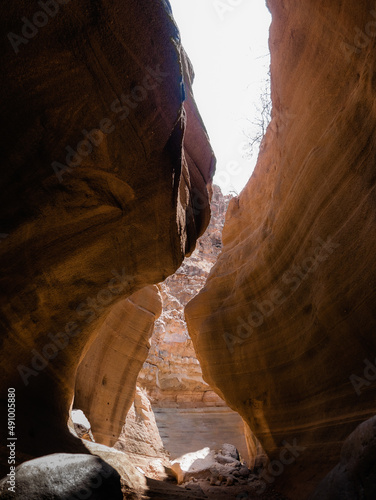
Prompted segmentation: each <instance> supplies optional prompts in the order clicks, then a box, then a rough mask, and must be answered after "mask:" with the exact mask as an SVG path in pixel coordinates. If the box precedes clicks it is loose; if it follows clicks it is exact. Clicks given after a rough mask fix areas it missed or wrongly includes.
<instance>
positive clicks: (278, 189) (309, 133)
mask: <svg viewBox="0 0 376 500" xmlns="http://www.w3.org/2000/svg"><path fill="white" fill-rule="evenodd" d="M268 4H269V7H270V9H271V11H272V15H273V21H272V26H271V31H270V49H271V81H272V100H273V115H272V122H271V124H270V126H269V129H268V132H267V134H266V137H265V138H264V140H263V143H262V145H261V150H260V155H259V158H258V163H257V166H256V169H255V171H254V173H253V174H252V177H251V179H250V180H249V182H248V184H247V186H246V187H245V188H244V190H243V191H242V192H241V194H240V196H239V197H238V198H234V199H233V200H232V201H231V203H230V206H229V210H228V213H227V215H226V222H225V227H224V232H223V244H224V249H223V252H222V254H221V255H220V256H219V259H218V262H217V263H216V265H215V266H214V268H213V270H212V272H211V273H210V276H209V278H208V281H207V283H206V286H205V288H204V289H203V290H202V291H201V292H200V294H199V295H198V296H197V297H196V298H194V299H193V300H192V301H191V302H190V303H189V304H188V305H187V307H186V317H187V321H188V327H189V333H190V335H191V337H192V340H193V343H194V345H195V350H196V352H197V354H198V358H199V360H200V363H201V366H202V368H203V374H204V379H205V380H206V381H207V382H208V383H209V384H210V385H211V386H212V387H214V388H216V391H217V393H218V394H220V395H221V396H223V397H224V399H225V401H226V402H227V403H228V404H229V405H230V406H231V407H232V408H233V409H235V410H237V411H238V412H239V413H240V415H241V416H242V417H243V418H244V419H245V420H246V421H247V423H248V424H249V426H250V428H251V429H252V431H253V432H254V433H255V434H256V435H257V437H258V438H259V439H260V441H261V443H262V445H263V447H264V449H265V450H266V452H267V453H268V455H269V458H270V459H271V460H272V462H271V464H270V466H269V468H267V469H266V472H265V478H266V481H267V482H269V483H273V484H277V485H278V486H279V487H280V488H281V489H283V491H285V492H287V493H288V494H289V496H290V498H293V499H299V500H302V499H304V498H307V496H308V495H309V493H310V492H312V491H313V489H314V488H315V486H316V485H317V484H318V482H319V481H320V479H321V478H322V477H323V476H324V475H325V474H326V473H327V472H328V471H329V470H330V469H331V468H332V467H333V466H334V465H335V464H336V463H337V462H338V461H339V457H340V450H341V446H342V444H343V442H344V440H345V439H346V437H347V436H349V435H350V433H351V432H352V431H354V429H355V428H356V427H357V426H358V425H359V424H360V423H361V422H363V421H364V420H366V419H367V418H370V417H372V416H373V415H374V413H375V389H376V385H375V382H374V380H375V368H374V365H375V354H376V345H375V344H376V342H375V329H376V312H375V298H376V264H375V259H374V248H375V244H376V221H375V218H376V197H375V184H376V180H375V179H376V177H375V157H376V86H375V49H376V37H375V33H376V22H375V17H376V12H375V3H374V2H371V1H364V0H363V1H360V2H352V1H351V0H346V1H342V2H326V1H324V0H320V1H306V2H301V1H300V0H284V1H279V0H278V1H277V0H270V1H269V2H268ZM362 33H363V34H362ZM366 33H367V34H366ZM373 467H374V465H373ZM354 498H355V497H354ZM356 498H358V497H356ZM359 498H360V497H359Z"/></svg>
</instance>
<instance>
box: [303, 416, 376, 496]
mask: <svg viewBox="0 0 376 500" xmlns="http://www.w3.org/2000/svg"><path fill="white" fill-rule="evenodd" d="M374 498H376V417H373V418H371V419H369V420H367V421H366V422H363V423H362V424H360V425H359V426H358V427H357V428H356V429H355V431H354V432H353V433H352V434H351V435H350V436H349V437H348V438H347V439H346V441H345V442H344V444H343V446H342V451H341V460H340V462H339V464H338V465H336V467H334V469H332V470H331V471H330V472H329V474H328V475H327V476H326V477H325V478H324V479H323V480H322V481H321V483H320V484H319V486H318V487H317V489H316V491H315V492H314V494H313V495H312V496H311V497H310V500H359V499H365V500H371V499H374Z"/></svg>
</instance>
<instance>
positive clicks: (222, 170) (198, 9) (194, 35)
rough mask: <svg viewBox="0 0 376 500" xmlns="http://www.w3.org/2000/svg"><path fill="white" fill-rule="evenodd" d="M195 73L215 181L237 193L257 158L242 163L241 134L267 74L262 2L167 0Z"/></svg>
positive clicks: (251, 116)
mask: <svg viewBox="0 0 376 500" xmlns="http://www.w3.org/2000/svg"><path fill="white" fill-rule="evenodd" d="M170 3H171V6H172V10H173V14H174V18H175V20H176V22H177V24H178V26H179V29H180V33H181V38H182V42H183V45H184V48H185V50H186V51H187V53H188V56H189V58H190V59H191V61H192V64H193V67H194V71H195V75H196V76H195V82H194V85H193V90H194V94H195V99H196V102H197V105H198V108H199V111H200V113H201V116H202V118H203V121H204V123H205V126H206V128H207V131H208V134H209V137H210V141H211V144H212V147H213V149H214V152H215V155H216V157H217V173H216V176H215V178H214V182H215V183H216V184H218V185H219V186H220V187H221V189H222V191H223V192H224V193H226V194H227V193H229V192H230V191H236V192H237V193H239V192H240V191H241V190H242V189H243V187H244V185H245V184H246V182H247V181H248V179H249V178H250V176H251V174H252V171H253V168H254V165H255V162H256V159H257V158H256V157H257V153H256V154H255V156H254V157H253V158H252V159H251V160H249V159H244V157H243V156H244V154H243V152H242V148H244V143H245V141H246V137H245V132H246V131H247V129H248V130H250V128H251V127H252V126H251V125H250V123H249V122H248V121H247V119H248V120H250V121H252V120H254V119H255V113H256V111H255V105H256V106H257V105H258V103H259V102H260V94H261V90H262V89H263V88H264V82H265V80H266V78H267V72H268V70H269V63H270V59H269V48H268V35H269V26H270V22H271V18H270V13H269V11H268V9H267V8H266V6H265V0H170Z"/></svg>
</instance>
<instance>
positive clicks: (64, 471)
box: [0, 453, 123, 500]
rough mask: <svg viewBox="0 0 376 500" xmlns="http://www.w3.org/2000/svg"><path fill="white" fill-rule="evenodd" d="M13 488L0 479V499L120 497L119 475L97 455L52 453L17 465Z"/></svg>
mask: <svg viewBox="0 0 376 500" xmlns="http://www.w3.org/2000/svg"><path fill="white" fill-rule="evenodd" d="M15 474H16V476H15V477H16V480H15V484H16V486H15V488H14V492H13V490H10V489H9V487H10V483H9V480H7V479H3V480H2V481H1V482H0V498H1V500H13V499H14V500H26V499H27V500H77V499H79V498H90V499H91V500H108V499H110V498H111V500H122V499H123V494H122V491H121V484H120V476H119V474H118V473H117V472H116V470H115V469H113V468H112V467H111V466H110V465H108V464H107V463H106V462H104V461H103V460H102V459H101V458H99V457H94V456H90V455H78V454H77V455H71V454H68V453H56V454H54V455H48V456H45V457H41V458H36V459H34V460H30V461H28V462H25V463H23V464H21V465H20V466H19V467H17V469H16V472H15Z"/></svg>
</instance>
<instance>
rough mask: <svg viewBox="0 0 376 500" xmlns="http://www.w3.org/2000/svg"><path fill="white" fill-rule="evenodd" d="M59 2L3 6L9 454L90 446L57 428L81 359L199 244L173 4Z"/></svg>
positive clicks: (200, 204)
mask: <svg viewBox="0 0 376 500" xmlns="http://www.w3.org/2000/svg"><path fill="white" fill-rule="evenodd" d="M57 5H58V12H57V13H55V14H54V15H51V17H48V16H49V15H47V14H43V13H42V15H40V13H39V14H38V12H39V10H38V9H39V4H38V6H37V5H36V3H35V2H31V3H30V2H27V1H20V2H17V3H15V2H11V1H8V0H7V1H5V2H3V3H2V4H1V7H0V29H1V32H2V33H3V34H4V41H5V42H6V45H5V46H4V47H3V49H2V53H1V59H2V61H1V62H2V72H1V77H0V78H1V88H2V89H3V92H2V95H1V99H0V110H1V113H0V115H1V119H2V127H1V134H0V137H1V142H2V156H1V161H2V168H1V174H0V188H1V193H2V195H1V196H2V201H1V209H0V231H1V245H0V268H1V280H0V290H1V292H0V293H1V297H0V323H1V353H2V362H1V367H0V381H1V383H0V400H1V404H0V414H1V415H2V417H1V418H2V419H4V420H1V422H2V428H3V429H6V427H7V426H6V422H5V418H6V414H7V412H6V409H7V402H6V399H7V389H8V388H9V387H11V388H14V389H15V390H16V405H17V429H16V430H17V438H18V445H17V446H18V448H17V463H20V462H21V461H23V460H26V459H28V458H32V457H37V456H40V455H44V454H50V453H55V452H72V451H85V450H83V447H82V445H81V443H80V442H79V441H78V440H77V439H76V438H74V437H73V436H71V435H70V434H69V433H68V430H67V425H66V421H67V418H68V410H69V408H70V405H71V402H72V398H73V391H74V384H75V376H76V370H77V367H78V364H79V362H80V360H81V359H82V358H83V356H84V354H85V352H86V350H87V348H88V346H89V342H90V341H91V340H92V339H94V338H95V336H96V334H98V332H99V330H100V328H101V326H102V325H103V321H104V320H105V318H106V316H107V314H108V313H109V312H110V309H111V308H112V307H113V306H114V305H115V304H116V303H117V302H118V301H121V300H122V299H124V298H126V297H128V296H130V295H132V294H133V293H134V292H137V291H138V290H140V289H142V288H143V287H145V286H147V285H149V284H152V283H158V282H161V281H163V280H164V279H165V278H166V277H167V276H168V275H170V274H172V273H173V272H174V271H175V270H176V269H177V268H178V267H179V265H180V264H181V262H182V260H183V257H184V255H185V254H187V253H189V252H191V251H192V250H193V248H194V245H195V241H196V239H197V237H198V236H200V235H201V234H202V233H203V232H204V230H205V227H206V225H207V223H208V221H209V213H210V207H209V196H210V191H211V178H212V175H213V171H214V165H215V161H214V156H213V153H212V150H211V148H210V145H209V143H208V138H207V135H206V132H205V129H204V127H203V125H202V122H201V119H200V116H199V113H198V111H197V109H196V106H195V103H194V100H193V96H192V91H191V82H192V78H193V71H192V68H191V66H190V63H189V61H188V59H187V57H186V55H185V53H184V50H183V49H182V47H181V43H180V38H179V34H178V30H177V27H176V26H175V24H174V22H173V20H172V17H171V11H170V7H169V4H168V2H165V1H164V0H161V1H151V0H142V1H137V2H136V1H134V0H126V1H125V2H124V1H118V0H116V1H107V0H104V1H102V2H92V1H90V0H77V1H75V2H69V3H66V5H65V4H64V5H63V4H62V2H61V3H59V4H57ZM36 9H37V10H36ZM46 16H47V22H45V19H46ZM25 19H26V21H25ZM28 20H29V21H28ZM30 20H35V23H36V24H37V25H38V26H39V28H36V27H35V26H34V25H33V26H34V28H30V22H31V21H30ZM24 23H26V27H25V26H24ZM25 33H26V34H27V35H24V34H25ZM6 34H9V35H8V36H7V35H6ZM25 36H27V37H26V38H25ZM20 37H21V38H20ZM20 40H21V41H20ZM8 42H9V43H8ZM5 235H7V237H5ZM119 308H121V306H119ZM102 334H103V332H102ZM126 341H127V340H126V337H125V338H124V343H126ZM141 349H142V350H143V351H144V349H145V348H144V347H143V348H141ZM137 356H138V354H137V353H136V354H135V357H137ZM115 359H116V356H115V357H114V358H112V357H111V358H110V359H109V360H108V362H109V363H113V362H114V360H115ZM96 367H97V364H96V363H93V365H92V368H93V369H95V368H96ZM117 368H118V370H119V376H121V374H122V370H123V367H122V366H121V365H120V364H118V367H117ZM115 369H116V366H113V367H111V370H115ZM101 370H102V371H103V372H105V367H101ZM88 376H89V375H88ZM92 376H95V374H93V373H92ZM113 381H114V377H113V376H112V375H111V380H109V382H110V383H111V384H113ZM130 383H132V381H130ZM81 388H82V390H86V389H85V388H90V390H91V386H90V384H87V385H84V384H83V385H82V386H81ZM115 390H118V386H117V389H115ZM80 397H82V398H83V399H85V400H87V399H90V396H89V395H88V394H81V396H80ZM101 397H103V398H104V399H103V401H100V400H98V401H97V404H98V405H100V404H103V406H104V405H106V404H107V401H108V400H106V397H107V394H106V391H103V390H102V391H101ZM112 397H113V398H116V394H114V395H113V396H112ZM126 400H127V398H124V397H119V404H120V405H122V407H123V409H124V410H125V409H126V406H127V404H126ZM130 403H131V400H129V403H128V404H130ZM115 413H116V412H115ZM115 416H116V419H117V414H116V415H115ZM124 417H125V415H124ZM90 418H92V415H90ZM115 425H117V424H116V422H115ZM105 432H106V433H107V429H106V431H105ZM2 446H3V448H2V456H1V460H0V462H1V464H6V463H7V455H8V452H7V449H5V446H4V443H2ZM1 472H2V473H7V472H8V467H5V468H4V469H2V470H1V471H0V473H1Z"/></svg>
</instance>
